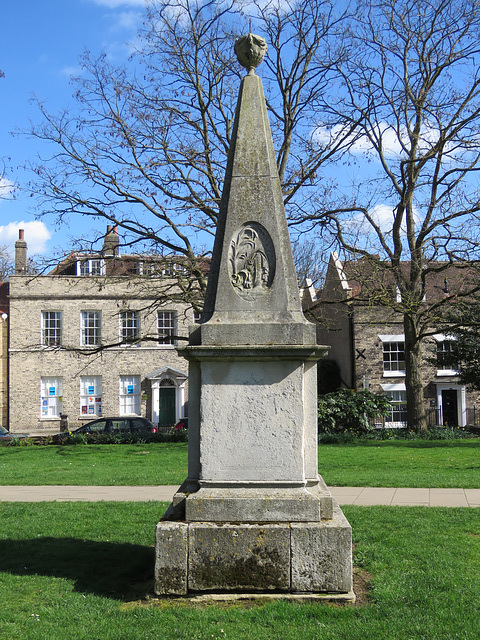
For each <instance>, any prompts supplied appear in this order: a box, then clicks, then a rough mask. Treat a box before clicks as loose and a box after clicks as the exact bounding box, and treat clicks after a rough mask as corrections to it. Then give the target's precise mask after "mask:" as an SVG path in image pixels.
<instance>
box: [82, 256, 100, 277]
mask: <svg viewBox="0 0 480 640" xmlns="http://www.w3.org/2000/svg"><path fill="white" fill-rule="evenodd" d="M104 275H105V260H102V259H101V258H85V259H84V260H78V261H77V276H104Z"/></svg>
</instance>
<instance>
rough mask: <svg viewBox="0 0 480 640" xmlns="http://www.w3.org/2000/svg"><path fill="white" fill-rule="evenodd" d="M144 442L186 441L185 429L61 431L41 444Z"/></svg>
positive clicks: (186, 433) (186, 432)
mask: <svg viewBox="0 0 480 640" xmlns="http://www.w3.org/2000/svg"><path fill="white" fill-rule="evenodd" d="M146 442H188V431H187V430H186V429H180V430H174V429H170V430H169V431H166V432H161V433H148V432H147V431H144V432H142V431H140V432H137V433H132V432H129V431H127V432H122V431H112V432H110V433H69V432H66V433H61V434H58V435H56V436H51V437H49V438H47V439H45V440H44V442H43V444H61V445H66V444H145V443H146Z"/></svg>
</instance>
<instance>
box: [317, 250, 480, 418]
mask: <svg viewBox="0 0 480 640" xmlns="http://www.w3.org/2000/svg"><path fill="white" fill-rule="evenodd" d="M407 267H408V265H405V268H407ZM464 283H465V270H464V269H459V268H456V267H455V266H451V265H450V266H448V267H447V268H445V270H443V271H441V272H438V273H436V274H432V277H431V278H430V279H429V281H428V285H427V287H426V290H425V291H424V292H423V293H424V298H425V301H427V299H428V301H430V302H431V301H434V300H439V299H440V298H441V297H447V296H448V297H451V296H453V295H454V294H455V292H459V291H460V290H461V288H462V286H463V284H464ZM365 289H368V291H367V292H365ZM386 296H387V297H389V304H385V297H386ZM398 296H399V293H398V291H397V290H396V287H395V286H394V285H393V281H392V278H391V277H390V276H389V274H388V271H385V269H378V270H375V268H374V266H373V267H372V262H370V263H367V262H366V261H365V262H363V264H362V261H361V260H360V261H353V262H342V261H341V260H340V259H339V258H338V256H337V255H336V254H335V253H333V254H332V255H331V256H330V261H329V265H328V270H327V275H326V279H325V285H324V288H323V290H322V292H321V297H320V300H319V301H317V302H313V301H312V302H311V303H310V305H309V306H311V307H313V308H315V315H316V316H317V318H318V320H319V325H318V330H317V341H318V342H319V343H320V344H328V345H330V347H331V348H330V351H329V354H328V356H327V357H328V358H331V359H332V360H335V361H336V363H337V364H338V366H339V369H340V376H341V380H342V384H343V385H344V386H345V387H347V388H352V389H355V390H357V391H360V390H362V389H368V390H369V391H371V392H372V393H377V394H384V395H386V396H388V397H389V398H390V401H391V403H392V409H391V411H390V413H389V415H388V416H387V417H386V419H385V425H386V426H387V427H398V426H403V425H404V424H405V418H406V412H405V410H406V392H405V336H404V329H403V318H402V315H401V314H400V313H399V312H398V310H395V304H391V303H392V302H394V303H395V302H400V300H399V297H398ZM429 333H430V335H429V336H428V337H426V338H425V339H424V341H423V364H422V368H423V376H424V383H425V386H424V399H425V406H426V410H427V417H428V421H429V424H431V425H433V424H447V425H450V426H465V425H466V424H472V422H473V421H474V418H473V415H472V408H473V407H475V405H478V404H479V403H478V401H479V394H478V393H476V392H469V391H468V390H467V389H466V388H465V386H464V385H462V384H460V382H459V380H458V374H457V372H456V371H454V370H451V369H446V368H445V367H444V366H443V364H442V354H444V353H445V351H447V350H451V349H454V341H453V340H452V339H451V338H450V337H449V336H448V335H444V334H441V333H435V328H434V327H433V328H432V330H431V332H429Z"/></svg>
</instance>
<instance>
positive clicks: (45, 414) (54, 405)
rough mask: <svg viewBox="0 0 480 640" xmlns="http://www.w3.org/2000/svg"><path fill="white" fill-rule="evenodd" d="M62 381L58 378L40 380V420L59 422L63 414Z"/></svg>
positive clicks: (46, 377) (49, 377)
mask: <svg viewBox="0 0 480 640" xmlns="http://www.w3.org/2000/svg"><path fill="white" fill-rule="evenodd" d="M62 410H63V379H62V378H60V377H58V376H42V377H41V378H40V419H41V420H59V419H60V415H61V413H63V411H62Z"/></svg>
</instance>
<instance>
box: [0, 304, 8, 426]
mask: <svg viewBox="0 0 480 640" xmlns="http://www.w3.org/2000/svg"><path fill="white" fill-rule="evenodd" d="M7 351H8V321H7V318H1V317H0V425H1V426H2V427H5V428H6V427H7V425H8V392H7V390H8V377H7V376H8V353H7Z"/></svg>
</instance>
